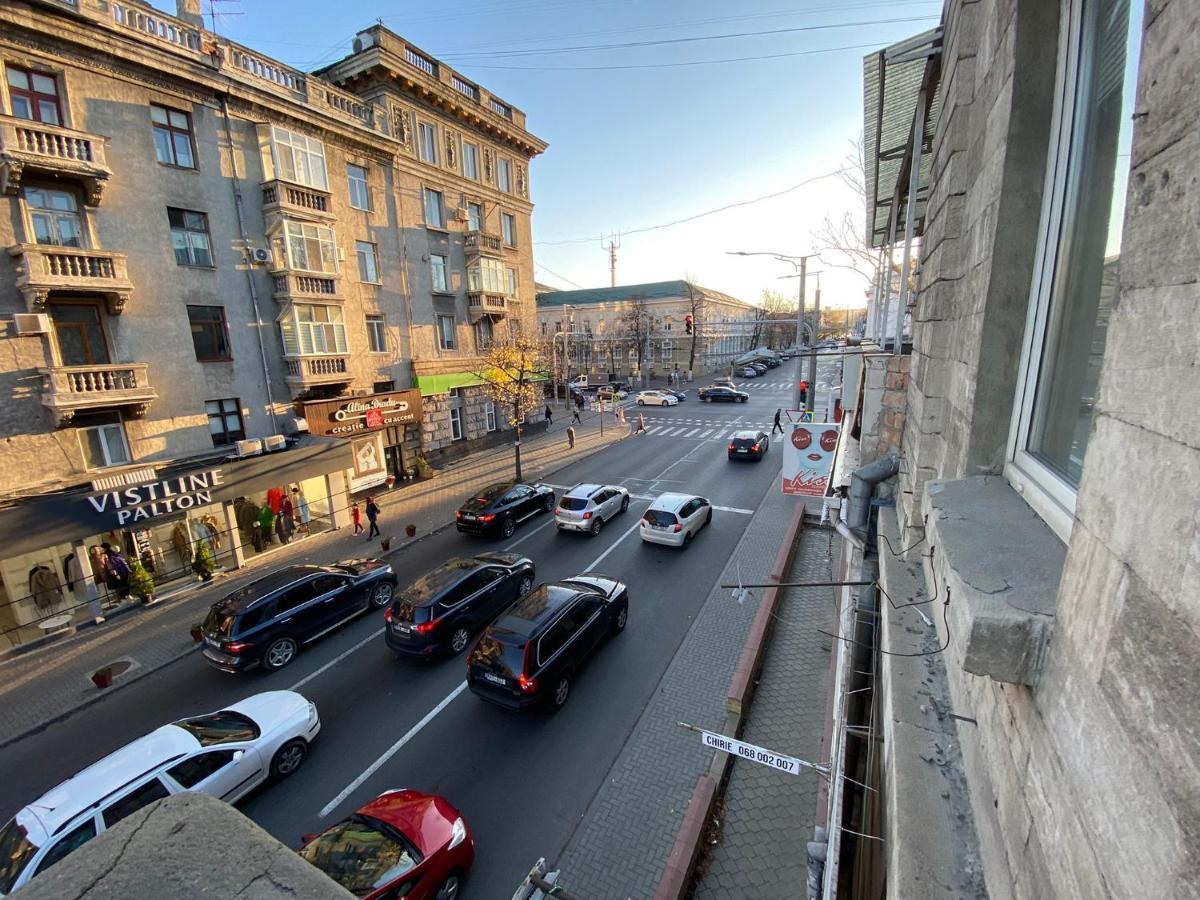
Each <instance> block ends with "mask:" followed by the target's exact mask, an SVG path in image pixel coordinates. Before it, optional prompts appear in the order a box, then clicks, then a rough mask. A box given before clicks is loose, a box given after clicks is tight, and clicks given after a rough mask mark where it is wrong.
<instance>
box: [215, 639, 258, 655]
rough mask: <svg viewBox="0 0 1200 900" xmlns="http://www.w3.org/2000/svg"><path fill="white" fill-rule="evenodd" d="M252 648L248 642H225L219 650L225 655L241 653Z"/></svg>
mask: <svg viewBox="0 0 1200 900" xmlns="http://www.w3.org/2000/svg"><path fill="white" fill-rule="evenodd" d="M253 646H254V645H253V644H252V643H250V642H249V641H227V642H225V643H224V644H222V645H221V649H222V650H224V651H225V652H226V653H241V652H242V651H243V650H249V649H250V648H251V647H253Z"/></svg>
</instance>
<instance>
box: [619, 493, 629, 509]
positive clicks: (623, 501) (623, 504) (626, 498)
mask: <svg viewBox="0 0 1200 900" xmlns="http://www.w3.org/2000/svg"><path fill="white" fill-rule="evenodd" d="M627 509H629V495H628V494H626V495H625V496H624V497H622V498H621V512H625V510H627Z"/></svg>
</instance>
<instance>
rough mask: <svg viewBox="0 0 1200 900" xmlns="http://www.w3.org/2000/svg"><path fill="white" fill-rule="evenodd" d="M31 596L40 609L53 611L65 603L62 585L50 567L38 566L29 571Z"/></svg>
mask: <svg viewBox="0 0 1200 900" xmlns="http://www.w3.org/2000/svg"><path fill="white" fill-rule="evenodd" d="M29 594H30V596H32V597H33V602H34V604H36V605H37V608H38V609H53V608H54V607H56V606H58V605H59V604H60V603H62V602H63V594H62V583H61V582H60V581H59V580H58V575H57V574H56V573H55V571H54V570H53V569H51V568H50V567H49V566H43V565H36V566H34V567H33V568H32V569H30V570H29Z"/></svg>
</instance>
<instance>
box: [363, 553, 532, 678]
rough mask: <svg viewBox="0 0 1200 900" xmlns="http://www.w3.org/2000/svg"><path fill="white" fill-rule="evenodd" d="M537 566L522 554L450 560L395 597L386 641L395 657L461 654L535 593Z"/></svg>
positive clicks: (387, 615) (390, 610) (391, 607)
mask: <svg viewBox="0 0 1200 900" xmlns="http://www.w3.org/2000/svg"><path fill="white" fill-rule="evenodd" d="M534 577H535V575H534V566H533V562H532V561H531V560H529V559H526V558H525V557H524V556H521V555H520V554H519V553H480V554H477V555H476V556H473V557H471V558H469V559H448V560H446V561H445V562H444V563H442V564H441V565H440V566H438V567H437V568H436V569H434V570H433V571H432V572H428V573H426V574H425V575H422V576H421V577H420V578H418V579H417V580H416V581H414V582H413V583H412V584H410V585H408V586H407V587H404V588H400V589H398V590H397V591H396V595H395V597H394V598H393V599H392V605H391V606H389V607H388V608H387V612H385V613H384V615H383V617H384V621H385V622H386V623H387V628H386V630H385V631H384V633H383V635H384V640H385V641H386V642H387V645H388V646H389V647H391V648H392V649H393V650H395V651H396V652H397V653H402V654H405V655H407V656H422V657H429V656H433V655H434V654H436V653H451V654H458V653H462V652H463V651H464V650H466V649H467V645H468V644H469V643H471V637H472V636H473V635H474V634H475V632H476V631H477V630H478V629H479V628H481V627H482V626H484V625H486V624H487V623H488V622H490V621H492V619H494V618H496V616H498V615H500V613H502V612H503V611H504V610H505V609H507V608H508V607H509V606H510V605H512V603H513V601H515V600H516V599H517V598H519V597H521V596H522V595H524V594H528V593H529V591H530V590H532V588H533V581H534Z"/></svg>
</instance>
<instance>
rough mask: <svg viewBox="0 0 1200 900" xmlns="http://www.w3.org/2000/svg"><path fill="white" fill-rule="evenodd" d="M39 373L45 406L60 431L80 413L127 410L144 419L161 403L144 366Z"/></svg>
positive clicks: (56, 369)
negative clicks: (148, 409) (94, 410)
mask: <svg viewBox="0 0 1200 900" xmlns="http://www.w3.org/2000/svg"><path fill="white" fill-rule="evenodd" d="M38 373H39V374H40V375H41V376H42V405H43V406H45V407H46V408H47V409H49V410H50V411H51V412H53V413H54V418H55V422H56V424H57V425H58V426H59V427H60V428H61V427H63V426H65V425H69V424H70V422H71V419H72V417H73V416H74V415H75V413H76V412H78V411H79V410H92V409H112V408H114V407H118V406H126V407H131V408H132V409H131V412H132V413H133V415H135V416H143V415H145V414H146V409H147V408H148V407H149V406H150V404H151V403H152V402H153V401H155V400H157V399H158V391H156V390H155V389H154V388H153V387H152V386H151V385H150V376H149V375H148V374H147V367H146V364H145V363H123V364H117V365H93V366H53V367H51V368H48V369H38Z"/></svg>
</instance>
